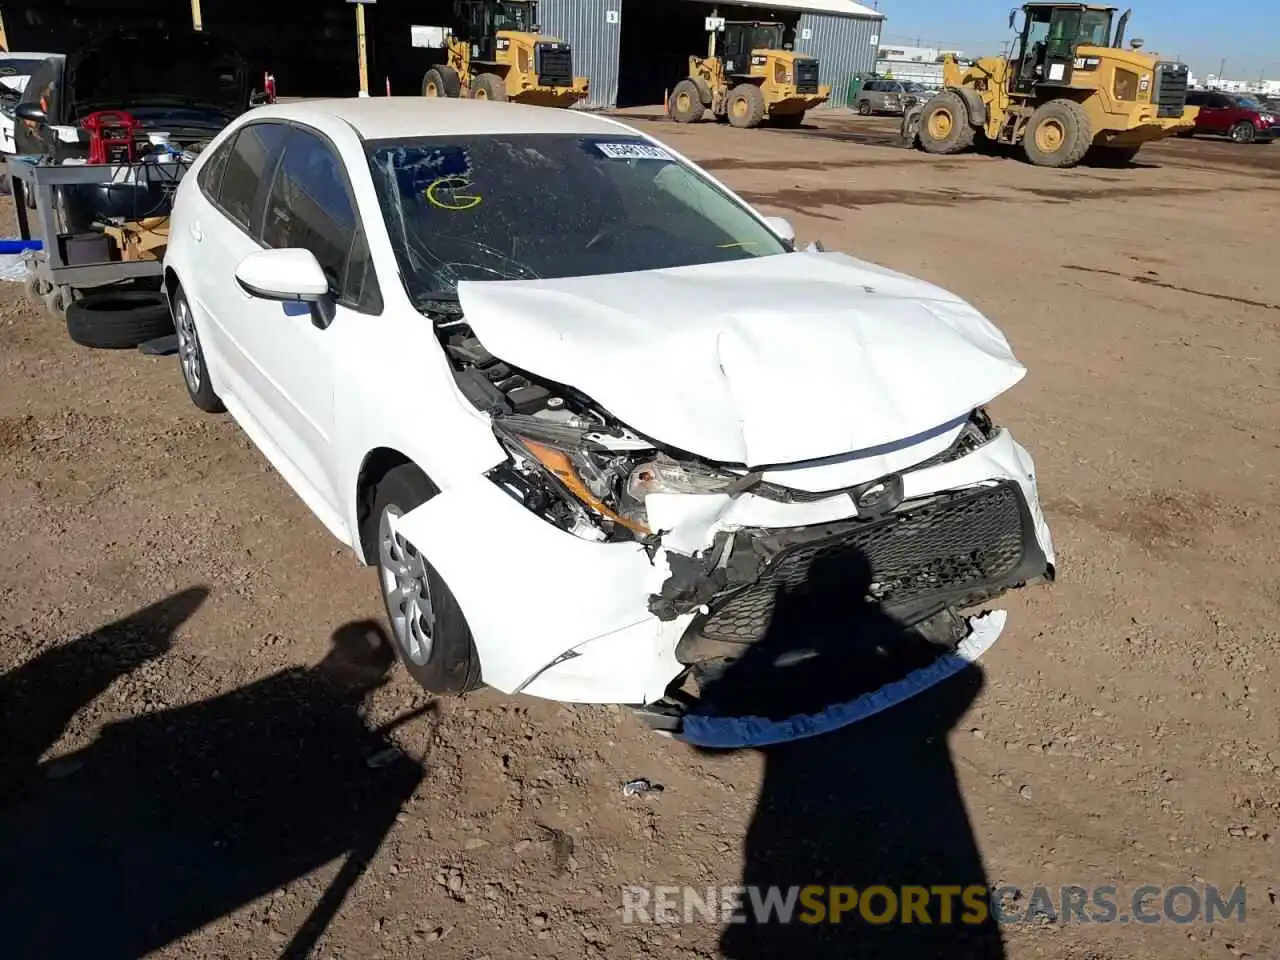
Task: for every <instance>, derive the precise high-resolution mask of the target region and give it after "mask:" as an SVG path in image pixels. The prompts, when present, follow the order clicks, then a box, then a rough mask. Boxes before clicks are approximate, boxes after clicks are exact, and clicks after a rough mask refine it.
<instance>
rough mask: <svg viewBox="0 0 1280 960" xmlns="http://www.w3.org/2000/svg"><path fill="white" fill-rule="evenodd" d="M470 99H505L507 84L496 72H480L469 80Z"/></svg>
mask: <svg viewBox="0 0 1280 960" xmlns="http://www.w3.org/2000/svg"><path fill="white" fill-rule="evenodd" d="M471 99H472V100H505V99H507V85H506V84H505V83H503V82H502V78H501V77H500V76H498V75H497V74H496V73H481V74H479V75H477V76H476V77H475V78H473V79H472V81H471Z"/></svg>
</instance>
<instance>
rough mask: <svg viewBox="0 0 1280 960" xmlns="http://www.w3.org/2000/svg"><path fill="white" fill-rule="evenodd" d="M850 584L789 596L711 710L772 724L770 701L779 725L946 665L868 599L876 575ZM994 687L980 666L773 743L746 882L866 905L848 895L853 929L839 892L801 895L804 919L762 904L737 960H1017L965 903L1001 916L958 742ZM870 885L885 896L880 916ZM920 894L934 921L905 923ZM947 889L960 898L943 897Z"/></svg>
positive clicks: (708, 691) (748, 923)
mask: <svg viewBox="0 0 1280 960" xmlns="http://www.w3.org/2000/svg"><path fill="white" fill-rule="evenodd" d="M848 577H849V571H848V564H847V558H846V560H845V561H843V562H842V563H841V564H824V562H823V561H819V562H818V563H817V564H815V566H814V567H813V568H812V569H811V571H810V575H809V581H808V582H809V584H810V585H813V586H815V587H816V589H814V590H812V591H807V592H806V591H796V592H790V593H783V594H781V595H779V597H778V599H777V605H776V607H775V613H774V616H773V619H772V622H771V626H770V629H769V631H768V634H767V635H766V637H765V638H764V639H763V640H762V641H761V642H760V643H759V644H758V645H756V646H755V647H753V648H751V650H750V652H749V653H747V654H746V655H745V656H743V657H742V658H741V659H739V660H738V661H736V662H735V663H734V664H732V665H731V666H730V668H729V669H728V670H726V671H725V672H724V674H723V675H722V676H721V677H720V678H719V679H718V680H715V681H713V682H712V683H711V684H709V685H707V686H706V687H704V691H703V692H704V697H705V702H709V703H714V704H715V709H716V710H717V712H722V713H725V714H728V715H753V714H756V715H758V714H759V713H761V710H760V706H761V704H765V703H767V704H768V707H767V710H768V711H769V713H770V715H771V716H773V717H775V718H781V717H786V716H788V715H794V714H796V713H803V712H809V711H810V710H812V708H813V706H814V704H815V703H819V702H841V701H846V700H850V699H853V698H854V697H857V696H859V695H860V694H861V693H863V692H866V691H867V690H872V689H877V688H879V687H880V686H882V685H883V684H884V683H885V682H888V681H890V680H892V679H895V678H898V677H901V676H902V675H904V674H905V673H907V672H910V671H911V670H914V669H916V668H917V667H919V666H922V665H924V664H927V663H929V662H932V661H934V660H936V659H937V657H938V655H939V652H938V649H937V648H935V647H931V646H930V645H929V644H927V643H925V642H924V641H923V640H921V639H919V638H918V637H917V636H915V635H914V634H907V633H906V632H905V631H903V630H902V629H901V627H899V626H898V625H897V624H896V623H894V622H893V621H892V620H891V619H890V618H889V617H887V616H886V615H885V614H884V613H883V612H881V611H880V610H879V608H878V606H876V605H874V604H870V603H867V602H865V601H864V600H863V599H862V598H863V597H865V596H866V589H865V588H866V587H867V586H869V584H870V577H869V573H868V571H867V568H866V567H865V565H864V566H863V568H862V569H861V570H860V572H859V574H858V576H857V577H855V578H854V581H855V582H852V583H851V582H850V581H849V579H848ZM824 578H829V580H830V582H829V583H828V584H826V585H824V584H823V580H824ZM859 580H860V581H861V582H857V581H859ZM818 596H822V597H826V598H834V599H828V600H826V601H819V600H817V599H816V597H818ZM797 638H803V643H802V644H801V643H800V642H798V640H797ZM851 638H853V639H852V640H851ZM779 661H781V665H780V664H779ZM982 683H983V680H982V673H981V671H980V670H979V669H978V668H977V667H976V666H974V667H969V668H966V669H964V670H963V671H962V672H960V673H959V674H957V675H955V676H952V677H950V678H949V679H947V680H944V681H942V682H941V683H940V684H939V685H938V686H935V687H933V688H931V689H929V690H927V691H925V692H923V693H921V694H919V695H918V696H916V697H915V698H913V699H911V700H909V701H907V702H906V703H903V704H900V705H898V706H895V707H892V708H890V709H888V710H886V711H884V712H883V713H880V714H877V715H875V716H873V717H870V718H868V719H867V720H864V721H862V722H859V723H855V724H853V725H851V726H847V727H845V728H843V729H840V730H837V731H835V732H832V733H828V734H825V735H822V736H817V737H813V738H810V739H804V740H798V741H794V742H791V743H787V744H782V745H778V746H770V747H765V748H762V750H761V752H762V754H763V756H764V759H765V769H764V780H763V784H762V786H761V790H760V796H759V798H758V799H757V802H756V808H755V812H754V815H753V818H752V821H751V824H750V827H749V829H748V833H747V836H746V842H745V845H744V863H743V870H742V880H741V883H742V885H743V886H744V887H748V888H751V887H755V888H757V889H758V890H760V891H761V892H760V894H759V895H760V896H762V897H763V896H764V895H765V893H764V890H765V889H767V888H770V887H777V888H781V890H782V892H783V893H784V895H785V893H786V891H787V890H788V889H789V888H793V887H795V888H804V887H807V886H811V885H821V886H824V887H828V888H830V887H846V888H852V889H853V890H856V891H857V892H858V899H856V900H855V899H853V898H852V893H851V891H844V892H842V893H841V894H839V895H840V896H842V897H843V898H844V900H845V902H846V903H849V904H851V905H850V908H849V909H847V910H845V911H844V912H843V913H842V916H841V918H840V922H838V923H836V922H832V919H831V906H832V903H833V897H834V896H835V895H836V894H835V892H834V891H830V890H827V891H823V892H821V893H819V894H817V895H814V896H813V901H811V902H810V903H806V902H805V901H804V900H799V901H798V902H797V906H796V912H795V913H794V914H793V916H792V918H791V921H790V922H788V923H779V922H775V921H772V920H765V919H762V918H760V917H758V916H755V915H754V912H753V910H752V909H750V908H748V909H746V910H744V911H742V913H741V914H740V916H741V917H742V920H743V922H733V923H729V924H727V925H726V926H725V927H724V931H723V934H722V938H721V948H722V950H723V952H724V954H725V956H727V957H731V958H734V960H757V958H761V960H763V958H766V957H767V958H774V957H777V958H790V957H805V958H810V960H812V958H832V960H835V958H839V960H848V958H851V957H885V958H893V960H902V958H916V957H966V958H971V960H996V958H1000V957H1003V956H1004V948H1003V943H1002V939H1001V935H1000V931H999V928H998V926H997V925H996V924H995V923H994V922H993V921H992V920H991V919H990V918H989V917H987V916H986V912H985V910H982V911H981V912H979V911H975V910H969V909H966V906H965V903H964V902H963V901H962V891H964V890H966V889H967V890H970V891H971V892H970V894H969V896H970V897H977V898H979V902H980V903H981V904H983V905H985V903H986V893H985V891H986V887H987V879H986V874H985V872H984V869H983V865H982V858H981V855H980V853H979V851H978V847H977V844H976V842H975V839H974V835H973V828H972V825H971V824H970V822H969V818H968V814H967V811H966V808H965V804H964V799H963V797H962V795H961V791H960V787H959V785H958V784H957V781H956V771H955V767H954V764H953V762H952V759H951V756H950V752H949V749H948V746H947V734H948V732H949V731H950V730H951V729H952V728H953V727H954V726H955V725H956V723H957V722H958V721H959V720H960V718H961V717H962V716H963V715H964V714H965V712H966V711H967V710H968V708H969V706H970V705H971V704H972V703H973V701H974V698H975V697H976V696H977V694H978V692H979V691H980V689H981V687H982ZM709 759H710V758H709ZM870 887H879V888H880V891H879V892H878V893H876V894H873V895H872V896H871V897H870V899H868V900H867V901H866V903H865V905H864V904H863V902H862V899H863V897H864V896H865V892H866V891H867V890H868V888H870ZM908 887H913V888H919V889H922V890H925V891H930V893H929V895H928V900H927V908H926V909H927V916H928V920H929V921H930V922H927V923H926V922H924V921H923V918H922V916H921V914H920V913H919V912H916V913H915V914H914V915H912V916H910V917H904V914H903V907H902V903H903V900H904V888H908ZM939 887H946V888H950V892H935V890H936V888H939ZM909 895H911V896H914V897H916V898H917V900H919V898H920V897H922V896H924V894H923V893H920V892H916V893H912V894H909ZM944 899H945V900H947V901H948V902H949V903H950V904H951V911H950V922H946V920H947V918H946V916H945V915H944V913H943V907H942V901H943V900H944ZM750 902H751V901H750V893H748V895H747V903H748V905H750ZM813 902H817V903H821V904H824V910H823V912H822V916H821V917H820V920H819V922H806V917H807V918H808V920H810V921H811V920H813V919H814V918H815V916H817V912H816V911H815V910H812V909H809V907H811V906H812V903H813ZM891 902H893V903H896V904H897V910H896V911H895V910H893V909H891V908H890V906H889V904H890V903H891ZM864 906H865V911H864Z"/></svg>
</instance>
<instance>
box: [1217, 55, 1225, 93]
mask: <svg viewBox="0 0 1280 960" xmlns="http://www.w3.org/2000/svg"><path fill="white" fill-rule="evenodd" d="M1226 72H1227V58H1226V57H1223V58H1222V60H1221V61H1219V63H1218V86H1222V78H1223V76H1224V75H1225V74H1226Z"/></svg>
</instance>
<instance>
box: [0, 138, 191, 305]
mask: <svg viewBox="0 0 1280 960" xmlns="http://www.w3.org/2000/svg"><path fill="white" fill-rule="evenodd" d="M43 161H44V158H42V157H35V156H14V157H9V158H8V160H7V166H8V171H9V176H10V185H11V188H12V191H13V204H14V209H15V211H16V212H17V217H18V229H19V231H20V232H21V236H22V239H23V240H32V239H36V240H40V241H41V242H42V243H43V245H44V249H43V251H41V252H39V253H36V254H34V255H33V266H34V271H35V273H34V276H33V277H32V278H31V279H30V280H29V281H28V289H29V290H30V291H31V292H32V293H33V294H35V295H37V296H40V297H43V298H44V302H45V306H46V307H47V308H48V309H49V311H50V312H51V313H54V314H62V313H65V312H66V308H67V307H68V306H69V305H70V303H71V301H72V299H73V298H74V296H75V291H78V290H82V289H85V288H90V287H98V286H103V285H104V284H110V283H118V282H120V281H122V280H135V279H139V278H144V277H159V276H161V274H162V273H163V271H164V264H163V263H162V262H161V261H160V260H108V261H105V262H102V263H88V264H68V263H67V262H66V261H65V259H64V257H63V254H62V249H61V245H60V244H59V242H58V238H59V235H60V234H65V233H67V232H69V230H68V225H67V224H65V223H59V220H60V219H61V217H60V213H59V210H60V204H59V197H58V188H60V187H65V186H76V185H90V186H92V185H95V184H101V185H104V186H107V185H111V184H135V183H149V184H156V183H160V184H171V185H172V189H177V185H178V181H179V180H181V179H182V177H183V175H184V174H185V173H186V172H187V167H188V166H189V164H188V163H186V162H184V161H182V160H181V159H178V158H176V157H175V158H171V159H166V160H164V161H155V162H141V161H140V162H136V163H126V164H107V163H97V164H89V163H63V164H52V163H47V162H43ZM28 198H31V199H33V200H34V203H33V204H32V207H28ZM32 214H34V215H35V216H34V217H32Z"/></svg>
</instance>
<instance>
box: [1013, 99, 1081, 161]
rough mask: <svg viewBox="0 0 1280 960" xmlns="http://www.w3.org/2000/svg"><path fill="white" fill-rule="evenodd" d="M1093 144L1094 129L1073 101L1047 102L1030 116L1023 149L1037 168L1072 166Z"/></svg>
mask: <svg viewBox="0 0 1280 960" xmlns="http://www.w3.org/2000/svg"><path fill="white" fill-rule="evenodd" d="M1092 144H1093V127H1092V126H1091V125H1090V123H1089V117H1088V116H1087V115H1086V114H1085V112H1084V107H1082V106H1080V104H1078V103H1076V102H1075V101H1074V100H1050V101H1049V102H1048V103H1042V104H1041V105H1040V106H1039V107H1037V108H1036V112H1035V113H1033V114H1032V115H1031V120H1030V121H1029V122H1028V123H1027V130H1026V133H1025V134H1024V135H1023V138H1022V149H1023V152H1024V153H1026V155H1027V159H1028V160H1030V161H1031V162H1032V163H1034V164H1035V165H1036V166H1038V167H1059V168H1061V167H1074V166H1075V165H1076V164H1078V163H1079V162H1080V161H1081V160H1083V159H1084V155H1085V154H1086V153H1088V152H1089V147H1090V146H1092Z"/></svg>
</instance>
